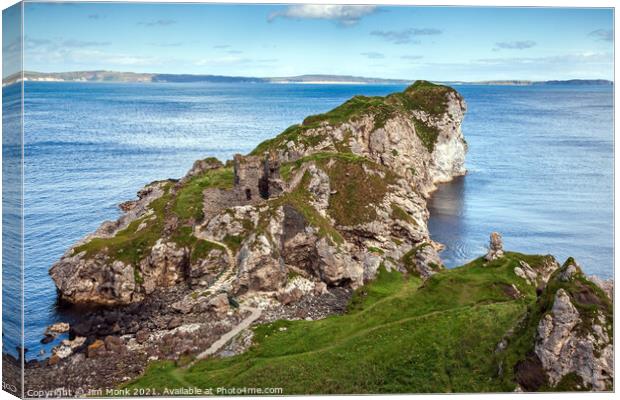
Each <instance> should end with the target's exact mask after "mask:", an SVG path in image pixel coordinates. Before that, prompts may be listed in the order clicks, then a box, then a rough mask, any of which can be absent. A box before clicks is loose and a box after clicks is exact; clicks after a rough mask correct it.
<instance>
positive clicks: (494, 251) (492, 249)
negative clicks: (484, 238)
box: [484, 232, 504, 261]
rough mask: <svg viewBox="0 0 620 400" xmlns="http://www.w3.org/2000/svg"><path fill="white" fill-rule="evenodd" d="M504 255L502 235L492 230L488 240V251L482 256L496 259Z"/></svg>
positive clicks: (491, 259)
mask: <svg viewBox="0 0 620 400" xmlns="http://www.w3.org/2000/svg"><path fill="white" fill-rule="evenodd" d="M503 255H504V243H503V241H502V235H500V234H499V233H497V232H492V233H491V237H490V240H489V251H488V252H487V255H486V256H485V257H484V258H485V259H486V260H487V261H493V260H496V259H498V258H500V257H502V256H503Z"/></svg>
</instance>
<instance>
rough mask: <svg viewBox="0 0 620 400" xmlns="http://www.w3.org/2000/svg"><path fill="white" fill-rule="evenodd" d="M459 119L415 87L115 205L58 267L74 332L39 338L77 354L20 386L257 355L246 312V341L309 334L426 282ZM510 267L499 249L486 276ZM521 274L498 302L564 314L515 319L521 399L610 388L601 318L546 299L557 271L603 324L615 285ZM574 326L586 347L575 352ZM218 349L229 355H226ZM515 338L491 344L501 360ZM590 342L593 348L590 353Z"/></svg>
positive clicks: (548, 267) (459, 169)
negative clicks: (432, 212)
mask: <svg viewBox="0 0 620 400" xmlns="http://www.w3.org/2000/svg"><path fill="white" fill-rule="evenodd" d="M465 110H466V106H465V102H464V100H463V98H462V97H461V96H460V94H458V93H457V92H456V91H455V90H453V89H452V88H449V87H446V86H441V85H434V84H431V83H428V82H424V81H419V82H416V83H415V84H414V85H412V86H410V87H409V88H407V89H406V90H405V91H404V92H401V93H395V94H392V95H389V96H386V97H364V96H356V97H354V98H353V99H351V100H349V101H347V102H346V103H344V104H343V105H341V106H340V107H337V108H336V109H334V110H332V111H330V112H328V113H326V114H321V115H316V116H310V117H308V118H306V119H305V120H304V121H303V123H301V124H300V125H294V126H292V127H290V128H288V129H287V130H285V131H284V132H283V133H281V134H280V135H279V136H277V137H275V138H274V139H271V140H268V141H266V142H263V143H261V144H260V145H259V146H258V147H257V148H256V149H255V150H254V151H253V152H252V153H251V154H249V155H245V156H243V155H236V156H235V157H234V159H233V160H230V161H228V162H226V163H222V162H220V161H219V160H216V159H212V158H207V159H204V160H198V161H196V162H195V163H194V165H193V167H192V168H191V169H190V171H189V172H188V173H187V174H186V176H184V177H183V178H181V179H179V180H166V181H157V182H153V183H151V184H149V185H147V186H146V187H145V188H143V189H142V190H140V191H139V192H138V199H137V200H134V201H128V202H125V203H123V204H121V205H120V207H121V209H122V210H123V212H124V213H123V215H122V216H121V217H120V218H119V219H118V220H117V221H107V222H104V223H103V224H102V225H101V226H100V228H99V229H98V230H97V231H96V232H94V233H92V234H90V235H88V236H87V237H85V238H84V239H82V240H81V241H80V242H79V243H77V244H76V245H74V246H73V247H72V248H70V249H69V250H68V251H67V252H66V253H65V254H64V255H63V257H62V258H61V259H60V260H59V261H58V262H57V263H56V264H54V265H53V266H52V268H51V270H50V275H51V277H52V279H53V280H54V282H55V283H56V286H57V288H58V291H59V296H60V298H61V299H62V300H63V301H66V302H68V303H71V304H75V305H76V306H87V307H91V308H90V311H85V312H84V313H83V315H82V316H81V318H80V321H79V322H78V323H76V324H74V325H73V326H70V327H69V326H66V325H58V326H54V327H50V329H49V331H48V332H47V335H46V336H45V337H44V338H43V339H42V340H46V341H55V342H54V343H56V342H59V341H60V339H59V338H58V336H57V334H58V333H60V332H65V331H67V330H68V332H69V339H66V340H63V341H61V342H60V343H58V344H57V345H56V347H55V348H54V351H53V354H52V356H51V357H50V358H48V359H47V360H45V361H43V362H36V361H34V362H29V363H28V364H27V368H26V374H25V380H26V387H27V388H32V389H36V390H42V391H45V390H54V389H57V388H65V389H67V390H70V391H73V392H75V391H76V390H84V389H85V388H91V389H101V388H114V387H118V385H120V384H122V383H124V382H127V381H130V380H132V379H134V378H136V377H138V376H140V375H142V374H143V373H145V368H146V366H147V365H148V363H150V362H154V361H158V360H171V361H173V362H174V363H176V365H177V366H184V365H188V363H193V362H195V359H196V357H197V356H198V355H200V354H205V352H206V353H208V354H210V349H211V350H213V354H215V356H234V355H236V354H239V353H242V352H243V351H245V350H247V349H248V348H249V347H250V346H251V345H252V343H253V340H252V334H253V333H252V332H253V331H252V330H248V329H239V328H238V327H239V326H241V325H243V324H245V323H246V322H247V323H249V322H248V321H249V319H248V318H249V316H250V315H253V314H252V313H253V312H255V311H256V312H257V313H258V314H256V315H257V319H254V318H252V319H251V323H252V324H253V325H256V324H261V323H270V322H273V321H276V320H282V319H284V320H318V319H323V318H325V317H327V316H331V315H340V314H343V313H345V312H346V311H347V307H348V306H349V304H350V300H351V297H352V295H353V293H358V294H359V293H362V294H363V292H364V288H363V287H364V285H367V284H370V283H372V282H373V281H374V280H375V278H376V277H377V275H378V274H379V271H380V270H384V271H388V272H390V271H398V272H400V273H401V274H402V275H403V276H413V277H416V278H419V279H421V280H423V281H425V282H426V281H429V280H432V277H433V276H434V275H435V274H438V275H441V273H442V272H443V271H444V267H443V265H442V262H441V258H440V257H439V251H440V250H441V244H439V243H436V242H434V241H433V240H432V239H431V237H430V235H429V232H428V227H427V222H428V218H429V212H428V209H427V207H426V201H427V199H428V197H429V195H430V193H431V192H432V191H433V190H434V189H435V188H436V185H437V184H439V183H441V182H447V181H449V180H451V179H452V178H453V177H455V176H459V175H463V174H464V173H465V168H464V160H465V153H466V150H467V144H466V142H465V139H464V138H463V134H462V132H461V122H462V120H463V117H464V113H465ZM510 257H512V256H510ZM510 257H509V256H507V255H506V253H505V252H504V250H503V245H502V240H501V236H500V235H499V234H497V233H494V234H493V235H492V237H491V244H490V249H489V254H487V256H486V262H488V263H490V264H492V263H501V262H503V261H504V260H506V259H507V258H510ZM519 262H521V261H519ZM519 265H520V266H519V267H515V268H514V272H513V273H511V277H514V279H520V280H521V281H518V282H519V285H515V284H512V285H506V284H502V285H499V286H498V285H497V284H496V283H493V285H492V287H493V288H494V289H493V290H496V289H497V288H500V289H501V291H502V293H503V294H504V295H505V296H507V298H508V299H511V300H518V299H521V298H523V297H524V295H523V294H522V291H523V288H521V289H519V287H520V285H521V284H523V282H527V285H530V286H531V290H534V288H535V289H536V292H537V293H538V295H539V296H541V295H542V293H545V291H546V290H552V289H553V290H555V291H554V292H553V293H552V294H549V296H550V298H555V299H556V300H555V301H553V302H552V303H551V305H550V304H546V303H545V304H544V307H543V305H541V307H542V308H543V309H545V310H547V309H551V310H553V311H551V312H550V313H549V312H548V311H545V313H544V314H540V315H539V314H536V313H534V314H530V315H528V316H524V317H523V320H524V321H528V324H530V325H531V326H534V325H536V326H538V325H539V321H540V326H541V327H539V328H538V336H537V339H536V341H537V342H536V343H537V344H536V348H535V351H534V352H533V353H532V354H530V355H528V357H527V358H526V360H521V361H520V363H519V364H517V365H515V366H514V368H515V371H517V375H518V376H520V378H518V379H517V382H515V386H516V387H517V389H520V390H538V389H539V388H540V387H543V386H544V384H547V383H550V384H551V386H558V385H560V384H561V383H562V382H564V381H563V380H562V379H564V377H565V376H567V375H568V374H578V375H579V377H580V379H581V380H580V381H579V382H581V383H579V384H581V385H584V387H586V386H587V387H590V388H592V389H594V390H605V389H607V388H608V387H609V383H610V382H613V369H611V370H610V365H609V357H610V356H611V355H612V354H613V344H612V343H611V338H612V336H611V335H610V334H609V331H608V328H607V327H608V325H609V323H610V321H609V315H608V313H607V311H605V312H604V313H601V314H600V315H598V316H596V317H592V316H591V315H589V314H588V318H587V321H589V322H588V324H587V326H586V325H584V323H583V322H584V321H585V320H586V318H585V317H584V316H583V315H582V316H581V317H579V315H580V314H579V311H578V310H577V308H575V309H574V311H575V312H572V311H573V310H572V309H571V307H570V306H569V305H568V304H569V303H570V299H569V301H568V303H567V302H566V301H565V300H566V298H565V297H566V296H564V295H562V292H561V290H565V294H566V293H567V292H566V291H568V292H569V293H571V295H573V294H572V293H573V292H571V290H570V288H565V289H564V288H559V289H557V288H555V287H552V288H551V289H547V288H548V287H549V285H548V284H547V283H548V282H551V281H553V282H555V278H552V276H555V275H553V274H557V273H559V272H558V271H560V270H562V271H563V272H562V274H563V275H562V276H564V275H566V280H565V281H562V282H573V281H575V282H579V283H575V285H577V286H576V287H578V288H579V290H581V292H579V291H577V292H575V293H587V294H585V295H583V296H586V297H587V299H589V300H588V301H589V302H590V303H591V304H596V305H597V306H598V307H600V308H601V309H603V308H604V307H608V303H609V301H610V300H609V299H602V297H601V296H605V295H604V294H601V293H602V292H601V293H599V289H596V290H595V289H592V288H593V287H594V286H593V285H595V284H596V285H599V286H601V287H605V286H606V285H607V287H609V284H607V283H604V282H603V283H602V282H596V281H595V282H594V283H592V282H590V280H587V279H586V278H585V277H583V274H582V273H581V271H580V269H579V268H578V266H577V265H576V263H568V262H567V263H565V265H564V266H562V267H561V268H560V266H559V264H558V263H557V262H555V260H553V262H551V261H545V262H543V263H542V264H541V265H536V266H535V265H530V264H528V263H527V262H525V261H523V264H519ZM571 265H572V266H573V268H572V269H571ZM566 271H569V272H566ZM511 279H512V278H511ZM557 279H560V280H561V279H563V278H562V277H560V278H557ZM554 296H555V297H554ZM558 296H559V297H558ZM575 296H578V295H575ZM588 296H589V297H588ZM558 299H559V300H558ZM577 299H581V297H577ZM595 300H596V301H595ZM550 301H551V300H550ZM573 301H574V302H575V304H579V303H578V302H577V301H575V300H574V298H573ZM556 303H557V304H558V306H557V307H556V306H555V304H556ZM570 304H571V305H572V303H570ZM551 306H552V308H550V307H551ZM573 308H574V307H573ZM566 310H568V314H571V315H572V317H571V318H570V321H569V322H570V324H572V325H571V326H570V328H568V330H567V328H566V326H562V324H564V323H565V322H566V321H565V318H564V316H565V315H566V312H565V311H566ZM605 310H607V308H605ZM554 313H555V314H554ZM575 313H577V314H575ZM582 313H583V310H582ZM549 315H551V317H548V316H549ZM528 318H529V319H528ZM549 318H551V320H549ZM554 318H555V319H554ZM593 318H598V319H597V320H595V319H593ZM244 321H245V322H244ZM592 321H595V323H593V322H592ZM570 324H569V325H570ZM543 325H544V326H543ZM565 325H566V324H565ZM528 326H529V325H528ZM558 326H560V328H557V327H558ZM580 326H581V327H582V328H579V327H580ZM584 326H585V328H584ZM595 326H597V327H598V328H594V327H595ZM530 328H531V327H530ZM578 328H579V329H581V331H582V330H583V329H586V331H587V333H588V334H590V333H591V331H592V332H594V333H592V335H594V336H592V337H591V338H590V337H587V338H589V339H585V340H584V339H583V336H577V333H576V330H577V329H578ZM518 329H520V328H519V327H514V330H515V332H516V331H518ZM523 329H525V328H523ZM528 329H529V328H528ZM237 331H239V333H238V334H235V335H232V333H235V332H237ZM581 331H580V332H581ZM231 332H232V333H231ZM227 334H230V335H231V336H234V337H233V338H232V340H230V341H227V343H219V342H218V340H219V339H220V338H221V337H227V336H226V335H227ZM580 335H581V333H580ZM560 336H561V338H559V339H558V337H560ZM510 337H511V335H510V334H509V332H507V336H506V338H507V339H506V341H507V342H506V344H505V345H501V346H500V345H498V346H499V347H503V348H506V347H508V348H509V347H510V340H511V339H510ZM567 338H568V339H567ZM529 340H530V341H531V340H532V339H531V338H530V339H529ZM588 340H591V341H596V343H598V344H597V346H598V347H597V349H596V351H595V350H593V349H592V348H591V347H589V348H588V347H587V343H588ZM213 346H216V348H214V347H213ZM584 346H585V347H584ZM558 347H560V348H561V349H564V348H566V349H567V350H565V352H566V353H567V354H569V356H566V355H565V354H564V353H562V351H564V350H561V351H558V350H557V349H558ZM564 359H566V360H572V361H571V364H570V365H568V366H566V365H565V364H564V361H563V360H564ZM528 360H529V361H528ZM579 360H586V361H587V362H586V364H587V366H588V368H589V370H588V371H589V374H590V375H588V374H587V373H586V372H584V371H583V369H582V368H581V366H580V364H579V363H580V361H579ZM558 363H560V364H561V366H558ZM611 367H613V365H611ZM531 371H538V372H540V373H541V374H543V375H544V376H546V377H547V378H545V379H544V384H543V383H539V382H537V381H536V379H534V381H533V382H532V379H529V378H530V372H531ZM541 371H542V372H541ZM538 372H537V373H538ZM610 374H611V375H610ZM534 375H535V376H538V375H540V374H538V375H536V374H534ZM528 379H529V380H528ZM575 385H577V384H575Z"/></svg>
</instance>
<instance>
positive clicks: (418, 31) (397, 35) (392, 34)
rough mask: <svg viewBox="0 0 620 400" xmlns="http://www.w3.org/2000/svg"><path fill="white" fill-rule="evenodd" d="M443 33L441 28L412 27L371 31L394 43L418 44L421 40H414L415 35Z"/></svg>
mask: <svg viewBox="0 0 620 400" xmlns="http://www.w3.org/2000/svg"><path fill="white" fill-rule="evenodd" d="M441 33H442V31H441V30H440V29H435V28H410V29H403V30H400V31H372V32H370V34H371V35H372V36H378V37H380V38H382V39H384V40H386V41H388V42H391V43H394V44H406V43H413V44H417V43H420V41H419V40H414V38H415V37H418V36H433V35H441Z"/></svg>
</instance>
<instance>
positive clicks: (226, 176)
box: [173, 167, 234, 221]
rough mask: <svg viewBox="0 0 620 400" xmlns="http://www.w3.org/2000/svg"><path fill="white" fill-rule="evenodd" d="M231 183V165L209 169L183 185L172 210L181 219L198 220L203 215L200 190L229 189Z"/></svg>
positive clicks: (232, 175) (232, 179) (232, 180)
mask: <svg viewBox="0 0 620 400" xmlns="http://www.w3.org/2000/svg"><path fill="white" fill-rule="evenodd" d="M233 183H234V173H233V169H232V168H231V167H225V168H218V169H213V170H209V171H207V172H206V173H204V174H202V175H199V176H197V177H194V178H192V179H191V180H189V182H187V183H186V184H185V185H183V187H182V188H181V189H180V190H179V192H178V193H177V196H176V198H175V200H174V205H173V210H174V212H175V213H176V215H177V216H178V217H179V218H181V219H183V220H189V219H191V218H193V219H194V220H195V221H200V220H201V219H202V218H203V216H204V215H203V209H202V207H203V205H202V202H203V200H202V199H203V195H202V192H203V191H204V190H205V189H206V188H220V189H230V188H232V187H233Z"/></svg>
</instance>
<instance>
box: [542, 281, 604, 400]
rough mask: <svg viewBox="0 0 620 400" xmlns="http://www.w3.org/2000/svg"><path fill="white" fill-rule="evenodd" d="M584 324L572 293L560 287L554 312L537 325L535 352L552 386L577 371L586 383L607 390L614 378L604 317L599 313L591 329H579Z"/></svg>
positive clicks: (593, 387)
mask: <svg viewBox="0 0 620 400" xmlns="http://www.w3.org/2000/svg"><path fill="white" fill-rule="evenodd" d="M582 324H583V319H582V317H581V316H580V315H579V312H578V311H577V309H576V308H575V306H574V305H573V304H572V303H571V300H570V297H569V295H568V294H567V293H566V291H565V290H564V289H559V290H558V291H557V292H556V295H555V300H554V303H553V307H552V309H551V312H550V313H549V314H546V315H545V316H544V317H543V318H542V319H541V321H540V323H539V325H538V332H537V342H536V347H535V353H536V355H537V356H538V358H539V359H540V361H541V363H542V365H543V368H544V370H545V372H546V373H547V376H548V378H549V383H550V384H551V385H552V386H554V385H557V384H558V383H559V382H560V381H561V380H562V377H564V376H565V375H567V374H569V373H576V374H577V375H578V376H579V377H581V379H582V380H583V383H584V384H585V385H586V386H589V387H592V389H594V390H597V391H598V390H606V388H607V387H608V385H609V384H610V383H611V382H612V381H613V344H612V343H610V338H609V336H608V334H607V332H606V331H605V329H604V328H603V327H604V326H605V325H606V321H605V318H604V317H603V316H602V315H599V317H598V320H597V321H595V322H594V324H593V326H592V329H584V330H580V329H579V327H580V326H581V325H582Z"/></svg>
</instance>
